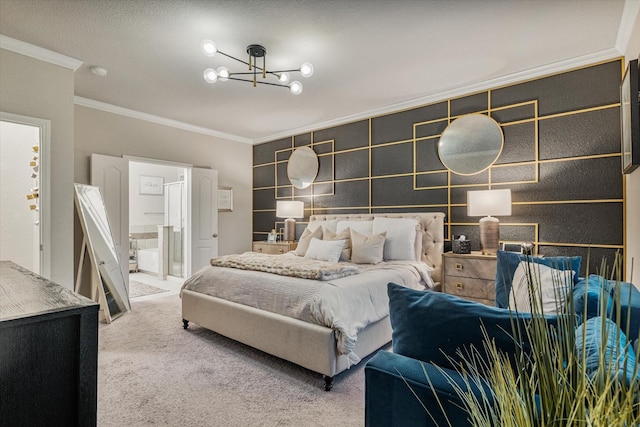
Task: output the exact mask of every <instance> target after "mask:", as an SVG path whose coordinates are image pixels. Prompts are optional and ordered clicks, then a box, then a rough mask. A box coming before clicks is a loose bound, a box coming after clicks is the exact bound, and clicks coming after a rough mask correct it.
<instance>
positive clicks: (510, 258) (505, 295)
mask: <svg viewBox="0 0 640 427" xmlns="http://www.w3.org/2000/svg"><path fill="white" fill-rule="evenodd" d="M496 258H497V266H496V307H501V308H507V307H509V292H511V280H512V279H513V274H514V273H515V272H516V268H518V264H520V261H529V262H534V263H538V264H541V265H546V266H548V267H551V268H555V269H557V270H569V269H572V270H573V271H574V272H575V274H574V275H573V283H574V284H575V283H577V282H578V275H579V274H580V262H581V261H582V257H580V256H572V257H564V256H561V257H549V258H545V257H537V256H534V257H532V256H530V255H524V254H519V253H517V252H507V251H498V253H497V255H496Z"/></svg>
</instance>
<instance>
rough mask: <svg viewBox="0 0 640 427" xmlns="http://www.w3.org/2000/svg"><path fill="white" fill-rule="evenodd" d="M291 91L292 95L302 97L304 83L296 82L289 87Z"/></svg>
mask: <svg viewBox="0 0 640 427" xmlns="http://www.w3.org/2000/svg"><path fill="white" fill-rule="evenodd" d="M289 90H290V91H291V93H292V94H294V95H300V94H301V93H302V83H300V82H299V81H297V80H296V81H295V82H292V83H291V84H290V85H289Z"/></svg>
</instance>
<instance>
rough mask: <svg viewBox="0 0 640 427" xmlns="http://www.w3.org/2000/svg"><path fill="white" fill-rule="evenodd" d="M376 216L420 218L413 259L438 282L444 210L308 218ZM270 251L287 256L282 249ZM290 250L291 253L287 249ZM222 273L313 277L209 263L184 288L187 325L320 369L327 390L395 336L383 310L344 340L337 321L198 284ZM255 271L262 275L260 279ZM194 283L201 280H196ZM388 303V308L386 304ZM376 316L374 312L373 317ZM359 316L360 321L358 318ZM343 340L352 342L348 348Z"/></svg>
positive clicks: (312, 222) (315, 222)
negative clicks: (280, 310)
mask: <svg viewBox="0 0 640 427" xmlns="http://www.w3.org/2000/svg"><path fill="white" fill-rule="evenodd" d="M375 218H388V219H394V218H406V219H413V220H417V221H416V222H417V231H416V242H415V246H416V251H418V258H419V261H418V259H416V260H415V261H418V262H417V264H420V265H422V266H428V269H429V270H430V277H431V279H432V280H433V283H430V284H427V287H430V286H433V285H434V284H435V286H436V287H437V286H438V285H439V282H440V277H441V260H442V251H443V246H444V214H442V213H424V212H421V213H401V214H380V215H378V214H374V215H313V216H311V217H310V218H309V227H308V229H309V230H311V229H312V228H313V227H315V228H316V229H317V228H318V226H319V225H326V224H330V223H332V224H335V223H336V222H340V221H348V222H354V221H358V222H359V221H365V222H366V221H373V220H374V219H375ZM375 221H382V220H375ZM301 241H302V239H301ZM316 243H317V242H316ZM354 255H355V253H354ZM272 256H276V257H284V255H272ZM289 256H291V255H290V254H289ZM339 264H341V265H342V264H343V263H342V262H340V263H339ZM345 264H350V263H345ZM384 264H387V262H385V263H384ZM216 269H217V270H216ZM363 271H364V272H362V273H360V274H355V275H348V276H346V277H344V278H341V279H337V280H329V281H326V282H325V283H329V284H330V285H331V286H333V284H334V283H338V282H339V281H346V282H349V283H353V282H354V281H358V280H360V279H361V278H362V280H366V278H367V277H371V275H370V274H369V276H367V273H368V272H369V267H367V268H364V269H363ZM223 273H224V274H232V275H240V276H239V279H238V281H247V280H248V279H247V277H249V276H248V275H252V277H253V278H254V279H251V280H255V283H254V286H258V283H262V282H265V283H266V282H269V283H272V285H274V286H275V284H274V282H282V283H283V286H288V284H289V283H293V284H295V281H302V280H305V281H307V282H308V283H309V285H313V286H319V285H318V284H317V283H316V282H317V281H315V280H314V281H311V282H310V281H309V279H300V278H292V277H287V276H277V275H274V274H273V273H269V272H254V271H250V272H248V271H246V270H242V269H237V268H228V267H227V266H226V265H225V264H223V266H211V267H205V268H204V269H203V270H201V271H200V272H198V273H195V274H194V275H193V276H192V277H191V278H189V279H188V280H187V281H186V282H185V284H184V285H183V288H182V290H181V298H182V318H183V327H184V328H185V329H187V328H188V326H189V322H193V323H196V324H198V325H200V326H202V327H205V328H207V329H210V330H212V331H214V332H217V333H219V334H221V335H224V336H226V337H229V338H231V339H234V340H236V341H239V342H242V343H244V344H247V345H249V346H251V347H254V348H257V349H259V350H261V351H264V352H266V353H269V354H272V355H274V356H276V357H279V358H282V359H285V360H287V361H290V362H292V363H295V364H298V365H300V366H302V367H304V368H307V369H309V370H311V371H314V372H317V373H319V374H322V375H323V378H324V387H325V390H327V391H329V390H330V389H331V387H332V382H333V377H334V376H335V375H337V374H338V373H340V372H342V371H344V370H345V369H348V368H349V367H350V366H352V365H353V364H354V363H357V362H358V361H359V359H361V358H363V357H366V356H368V355H369V354H371V353H373V352H374V351H376V350H378V349H379V348H381V347H383V346H385V345H386V344H388V343H389V342H390V341H391V325H390V322H389V316H388V314H386V313H383V314H381V315H380V318H379V319H376V320H371V321H369V322H368V323H366V324H364V323H365V322H360V323H363V325H361V327H359V328H358V331H357V337H354V339H351V340H350V339H346V340H345V337H344V336H343V335H345V334H344V333H343V332H342V331H340V328H336V327H335V324H334V327H330V326H325V325H323V324H317V323H311V322H310V321H308V319H305V320H301V319H300V318H295V317H290V316H289V315H285V314H280V313H277V312H273V311H267V310H264V309H261V308H258V307H255V306H251V305H247V304H246V303H245V302H244V301H243V300H240V301H241V302H237V301H233V300H228V299H225V298H226V297H221V296H213V295H212V294H208V293H205V292H203V291H202V289H200V288H202V287H203V286H202V285H201V284H202V283H203V282H204V279H203V277H204V276H206V275H215V274H223ZM385 274H387V273H385ZM260 275H262V276H260ZM232 277H235V276H232ZM256 277H260V278H261V279H256ZM384 277H389V276H384ZM194 283H196V284H197V285H195V286H194ZM384 285H385V286H384V290H385V295H384V297H385V298H386V283H385V284H384ZM336 287H338V286H336ZM347 287H350V285H349V286H347ZM379 288H380V287H379V286H378V291H377V292H378V293H380V290H379ZM335 298H337V299H340V298H342V297H335ZM383 302H384V301H383ZM385 308H386V309H387V313H388V307H385ZM348 312H351V310H348ZM303 318H304V316H303ZM372 319H374V318H373V317H372ZM355 320H356V321H359V319H355ZM329 323H331V322H329ZM345 341H346V342H347V344H348V345H347V347H348V348H347V349H346V350H345V345H346V344H345Z"/></svg>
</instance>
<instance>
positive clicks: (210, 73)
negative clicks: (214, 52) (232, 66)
mask: <svg viewBox="0 0 640 427" xmlns="http://www.w3.org/2000/svg"><path fill="white" fill-rule="evenodd" d="M203 75H204V81H205V82H207V83H211V84H213V83H215V82H216V81H217V80H218V73H216V70H214V69H213V68H207V69H206V70H204V73H203Z"/></svg>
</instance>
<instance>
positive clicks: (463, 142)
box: [438, 114, 504, 175]
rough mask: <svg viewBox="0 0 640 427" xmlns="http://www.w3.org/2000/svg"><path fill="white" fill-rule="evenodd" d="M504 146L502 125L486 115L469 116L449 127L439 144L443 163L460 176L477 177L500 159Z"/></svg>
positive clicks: (455, 121)
mask: <svg viewBox="0 0 640 427" xmlns="http://www.w3.org/2000/svg"><path fill="white" fill-rule="evenodd" d="M503 145H504V135H503V133H502V129H501V128H500V125H499V124H498V123H497V122H496V121H495V120H493V119H492V118H491V117H488V116H485V115H484V114H467V115H465V116H462V117H460V118H457V119H456V120H454V121H453V122H451V123H450V124H449V126H447V128H446V129H445V130H444V132H442V135H441V136H440V141H439V142H438V156H440V161H441V162H442V164H443V165H444V166H445V167H446V168H447V169H449V170H450V171H452V172H455V173H456V174H458V175H475V174H477V173H480V172H482V171H484V170H486V169H487V168H489V167H490V166H491V165H493V164H494V163H495V161H496V160H498V157H499V156H500V153H501V152H502V147H503Z"/></svg>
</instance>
